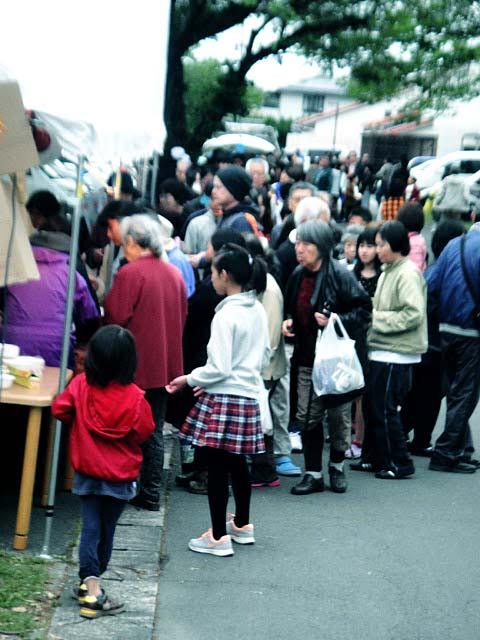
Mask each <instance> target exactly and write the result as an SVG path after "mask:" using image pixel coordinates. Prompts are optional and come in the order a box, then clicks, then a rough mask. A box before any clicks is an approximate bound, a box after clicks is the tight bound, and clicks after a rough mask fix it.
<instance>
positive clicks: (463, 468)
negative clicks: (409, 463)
mask: <svg viewBox="0 0 480 640" xmlns="http://www.w3.org/2000/svg"><path fill="white" fill-rule="evenodd" d="M428 468H429V469H430V471H445V472H446V473H475V471H476V470H477V467H476V466H474V465H473V464H467V463H466V462H457V463H456V464H438V462H433V461H431V462H430V465H429V467H428Z"/></svg>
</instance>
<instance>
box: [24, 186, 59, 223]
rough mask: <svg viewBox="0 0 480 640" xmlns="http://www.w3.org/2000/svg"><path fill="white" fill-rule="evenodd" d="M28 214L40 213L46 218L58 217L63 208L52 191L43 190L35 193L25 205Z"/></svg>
mask: <svg viewBox="0 0 480 640" xmlns="http://www.w3.org/2000/svg"><path fill="white" fill-rule="evenodd" d="M25 206H26V208H27V211H28V213H39V214H41V215H42V216H44V217H45V218H49V217H50V216H58V215H60V213H61V210H62V207H61V204H60V203H59V201H58V200H57V198H56V197H55V196H54V195H53V193H52V192H51V191H47V190H41V191H35V193H32V195H31V196H30V197H29V199H28V200H27V204H26V205H25Z"/></svg>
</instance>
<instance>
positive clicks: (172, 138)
mask: <svg viewBox="0 0 480 640" xmlns="http://www.w3.org/2000/svg"><path fill="white" fill-rule="evenodd" d="M172 10H173V9H172ZM173 24H174V21H173V20H172V19H171V20H170V36H169V37H170V41H169V46H168V57H167V79H166V82H165V105H164V109H163V118H164V122H165V128H166V130H167V138H166V140H165V148H164V153H167V152H168V151H169V150H170V149H171V148H172V147H174V146H176V145H180V146H182V147H183V146H185V145H186V144H187V138H188V134H187V122H186V116H185V82H184V77H183V64H182V55H183V51H182V50H181V49H180V47H179V46H178V44H177V43H176V41H175V37H174V34H173Z"/></svg>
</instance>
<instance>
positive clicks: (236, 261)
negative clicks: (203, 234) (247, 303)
mask: <svg viewBox="0 0 480 640" xmlns="http://www.w3.org/2000/svg"><path fill="white" fill-rule="evenodd" d="M213 266H214V267H215V268H216V269H217V270H218V271H222V270H225V271H226V272H227V273H228V274H229V276H230V277H231V278H232V280H234V281H235V282H236V283H237V284H239V285H240V286H241V287H242V288H243V289H244V290H245V291H250V290H254V291H256V292H257V294H259V293H263V292H264V291H265V289H266V286H267V266H266V264H265V262H264V261H263V260H262V259H261V258H259V257H257V256H252V255H250V253H249V252H248V251H247V250H246V249H244V248H243V247H239V246H238V245H237V244H233V243H227V244H225V245H224V246H223V247H222V249H221V250H220V251H219V252H218V253H217V255H216V256H215V258H214V259H213Z"/></svg>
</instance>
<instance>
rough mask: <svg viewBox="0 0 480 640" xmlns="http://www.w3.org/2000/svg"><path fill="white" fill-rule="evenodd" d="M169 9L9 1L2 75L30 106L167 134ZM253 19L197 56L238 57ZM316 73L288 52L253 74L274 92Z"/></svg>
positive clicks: (125, 2) (104, 2)
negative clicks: (15, 82) (12, 80)
mask: <svg viewBox="0 0 480 640" xmlns="http://www.w3.org/2000/svg"><path fill="white" fill-rule="evenodd" d="M168 7H169V3H168V2H167V0H135V2H131V0H83V1H82V2H81V3H71V2H68V1H66V0H44V1H43V2H41V3H39V2H32V0H4V2H3V3H2V10H1V26H2V34H1V36H0V78H1V77H2V76H5V70H7V73H8V76H9V77H12V78H15V79H17V80H18V81H19V83H20V87H21V90H22V95H23V100H24V104H25V106H26V107H28V108H33V109H38V110H43V111H48V112H50V113H52V114H55V115H58V116H63V117H66V118H71V119H81V120H87V121H89V122H91V123H93V124H94V125H95V127H96V128H97V129H98V130H103V131H108V130H110V131H119V130H122V131H123V132H127V131H128V132H131V134H132V135H134V134H135V132H137V134H138V135H140V134H141V133H142V132H144V131H145V130H148V132H151V134H152V137H153V138H155V139H159V138H161V139H163V135H164V125H163V121H162V117H161V115H162V113H163V87H164V80H165V71H166V59H165V56H166V43H167V34H168V31H167V27H168V24H167V13H168ZM75 9H76V10H77V13H75ZM251 23H252V22H251V20H250V21H247V22H246V24H245V26H240V27H235V28H233V29H230V30H229V31H227V32H225V33H224V34H221V35H220V36H219V37H218V39H217V40H209V41H206V42H204V43H203V44H202V45H201V46H200V47H198V49H197V51H196V55H197V57H199V58H205V57H216V58H218V59H219V60H222V61H223V60H224V59H225V58H228V59H238V57H239V55H240V53H241V50H242V43H244V42H246V39H247V38H248V35H249V25H250V24H251ZM268 38H269V35H268V34H265V36H264V42H265V41H268ZM317 73H318V69H316V68H315V67H314V66H312V65H309V64H308V63H307V62H306V61H305V60H303V59H302V58H299V57H297V56H294V55H286V56H285V57H284V61H283V63H282V64H279V62H278V61H277V60H276V59H269V60H266V61H263V62H260V63H258V64H257V65H255V67H254V68H253V69H252V70H251V71H250V73H249V76H248V77H249V78H250V79H252V80H253V81H254V82H255V83H256V84H258V85H259V86H260V87H261V88H262V89H267V90H271V89H276V88H278V87H279V86H284V85H288V84H292V83H294V82H298V81H299V80H301V79H303V78H306V77H311V76H313V75H316V74H317Z"/></svg>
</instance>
